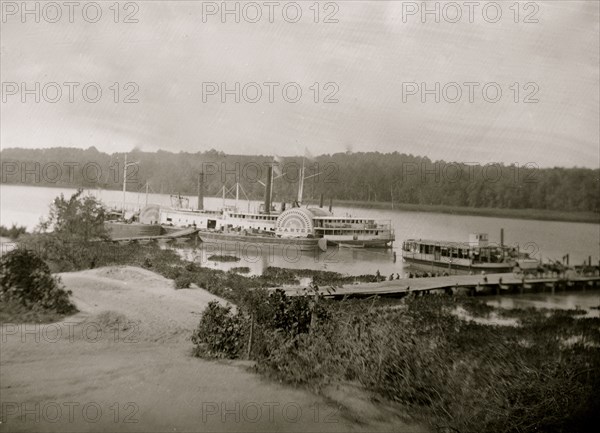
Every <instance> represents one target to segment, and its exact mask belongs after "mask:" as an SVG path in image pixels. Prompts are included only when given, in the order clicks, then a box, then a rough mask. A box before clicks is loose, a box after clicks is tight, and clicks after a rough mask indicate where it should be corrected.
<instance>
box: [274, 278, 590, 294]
mask: <svg viewBox="0 0 600 433" xmlns="http://www.w3.org/2000/svg"><path fill="white" fill-rule="evenodd" d="M486 279H487V281H486ZM599 287H600V276H598V275H594V276H582V275H569V276H552V277H527V278H524V277H523V276H522V275H518V274H513V273H505V274H490V275H485V276H484V275H451V276H446V277H429V278H401V279H398V280H391V281H381V282H378V283H357V284H345V285H343V286H341V287H336V288H335V292H333V293H331V295H327V296H328V297H334V298H337V297H344V296H356V297H364V296H374V295H377V296H402V295H406V294H409V293H431V292H446V293H457V292H461V291H462V292H464V293H467V294H471V295H475V294H478V293H491V294H500V293H523V291H537V290H539V291H543V290H547V291H551V292H553V291H555V290H562V289H567V288H569V289H573V288H590V289H592V288H599ZM323 288H324V287H323ZM282 290H284V291H285V292H286V294H287V295H289V296H298V295H300V294H302V293H304V292H303V290H302V288H296V287H285V288H283V289H282Z"/></svg>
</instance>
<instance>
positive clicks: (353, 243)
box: [327, 239, 393, 248]
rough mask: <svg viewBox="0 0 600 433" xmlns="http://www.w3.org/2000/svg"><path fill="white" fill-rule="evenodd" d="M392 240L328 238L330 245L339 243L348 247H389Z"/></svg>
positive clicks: (338, 244)
mask: <svg viewBox="0 0 600 433" xmlns="http://www.w3.org/2000/svg"><path fill="white" fill-rule="evenodd" d="M391 242H393V241H392V240H385V239H372V240H353V239H350V240H344V241H332V240H329V239H328V240H327V243H328V244H329V245H337V246H340V247H346V248H389V247H390V243H391Z"/></svg>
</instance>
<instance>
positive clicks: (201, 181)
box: [198, 172, 204, 210]
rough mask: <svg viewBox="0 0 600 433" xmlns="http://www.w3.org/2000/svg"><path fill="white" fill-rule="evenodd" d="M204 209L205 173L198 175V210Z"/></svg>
mask: <svg viewBox="0 0 600 433" xmlns="http://www.w3.org/2000/svg"><path fill="white" fill-rule="evenodd" d="M203 209H204V173H203V172H200V174H199V175H198V210H203Z"/></svg>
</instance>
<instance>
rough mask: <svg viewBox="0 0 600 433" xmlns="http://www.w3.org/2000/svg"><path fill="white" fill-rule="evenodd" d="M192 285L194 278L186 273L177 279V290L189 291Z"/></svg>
mask: <svg viewBox="0 0 600 433" xmlns="http://www.w3.org/2000/svg"><path fill="white" fill-rule="evenodd" d="M191 284H192V278H191V277H190V275H189V274H188V273H187V272H186V273H184V274H181V275H179V276H178V277H177V278H175V288H176V289H187V288H189V287H190V285H191Z"/></svg>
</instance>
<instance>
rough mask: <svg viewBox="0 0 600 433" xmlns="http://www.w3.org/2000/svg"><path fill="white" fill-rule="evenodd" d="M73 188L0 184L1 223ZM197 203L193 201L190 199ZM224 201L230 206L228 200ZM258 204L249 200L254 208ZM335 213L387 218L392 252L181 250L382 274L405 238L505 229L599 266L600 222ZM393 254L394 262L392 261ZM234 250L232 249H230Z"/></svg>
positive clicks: (36, 210)
mask: <svg viewBox="0 0 600 433" xmlns="http://www.w3.org/2000/svg"><path fill="white" fill-rule="evenodd" d="M74 191H75V190H74V189H63V188H44V187H31V186H17V185H0V224H2V225H5V226H9V225H11V224H12V223H17V224H19V225H26V226H27V227H28V229H33V228H34V227H35V226H36V225H37V223H38V222H39V219H40V218H41V217H42V216H46V215H47V214H48V207H49V205H50V203H51V202H52V200H53V199H54V198H55V197H56V196H57V195H59V194H60V193H64V194H65V195H67V196H68V195H70V194H72V193H73V192H74ZM88 193H89V194H92V195H94V196H96V197H98V198H99V199H100V200H102V201H103V202H105V203H106V204H108V205H118V206H120V203H121V202H122V199H123V194H122V192H120V191H106V190H101V191H100V190H90V191H89V192H88ZM189 199H190V203H191V204H192V205H195V203H196V201H195V200H196V199H195V198H194V197H189ZM147 200H148V203H156V204H162V205H170V197H169V195H161V194H149V195H148V197H147ZM126 201H127V202H128V203H132V204H136V205H137V204H139V205H142V206H143V205H144V204H145V203H146V196H145V194H140V193H134V192H128V193H127V196H126ZM222 204H223V201H222V199H220V198H206V199H205V207H206V208H207V209H217V208H218V207H220V206H222ZM227 204H228V205H232V204H234V201H233V200H227ZM256 204H257V203H256V202H253V203H251V204H250V207H251V210H254V207H255V206H256ZM240 207H241V208H242V209H244V210H246V209H247V207H248V204H247V202H241V203H240ZM334 213H335V214H336V215H345V214H352V215H355V216H359V215H360V216H368V217H376V218H382V219H389V220H391V221H392V225H393V227H394V229H395V231H396V243H395V245H394V249H393V250H379V249H365V250H356V249H337V248H335V249H330V250H328V251H327V252H325V253H320V254H315V253H312V252H308V253H306V252H305V253H303V254H302V256H297V255H296V253H295V252H293V251H292V252H290V253H289V254H287V256H286V254H284V253H282V252H281V251H277V250H275V251H268V250H265V251H262V252H258V251H257V250H256V248H248V249H246V250H243V249H242V250H238V251H237V254H236V255H238V256H239V257H240V258H241V260H240V261H238V262H235V263H217V262H212V261H210V260H208V256H209V255H211V254H214V252H213V251H203V250H202V249H195V250H194V249H189V248H188V249H186V248H183V249H181V250H182V253H184V254H186V255H189V256H191V257H194V258H195V259H196V260H198V261H200V262H202V263H203V264H204V265H205V266H210V267H215V268H219V269H229V268H231V267H234V266H247V267H249V268H250V269H251V273H253V274H258V273H261V272H262V270H263V269H264V268H266V267H267V266H281V267H289V268H312V269H326V270H331V271H338V272H341V273H344V274H350V275H359V274H365V273H374V272H375V271H376V270H379V271H380V272H381V273H382V274H383V275H389V274H390V273H400V274H402V272H403V271H404V269H403V266H402V259H401V256H402V254H401V251H400V249H401V245H402V240H403V239H408V238H428V239H439V240H449V241H466V240H467V239H468V236H469V233H472V232H483V233H489V235H490V242H499V240H500V229H501V228H504V230H505V242H506V244H509V245H517V244H518V245H519V247H520V249H521V250H523V251H528V252H529V253H530V254H531V255H532V256H533V257H534V258H538V259H539V258H540V257H541V258H543V259H544V260H547V259H555V260H560V259H561V257H563V256H564V255H565V254H567V253H568V254H570V258H571V264H579V263H582V262H583V261H584V260H587V258H588V256H592V262H593V263H595V264H597V263H598V259H599V255H600V253H599V251H600V225H599V224H585V223H571V222H552V221H534V220H520V219H511V218H491V217H479V216H464V215H450V214H436V213H427V212H405V211H394V210H379V209H362V208H346V207H335V203H334ZM394 252H395V253H396V261H394ZM234 253H235V251H234Z"/></svg>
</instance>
